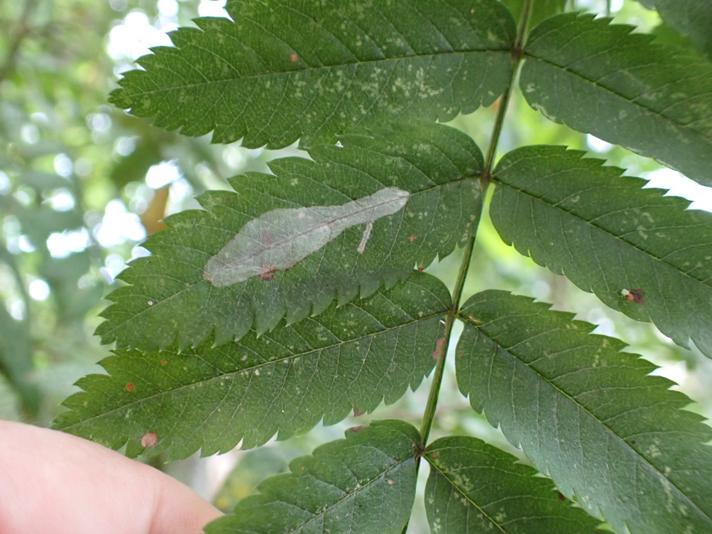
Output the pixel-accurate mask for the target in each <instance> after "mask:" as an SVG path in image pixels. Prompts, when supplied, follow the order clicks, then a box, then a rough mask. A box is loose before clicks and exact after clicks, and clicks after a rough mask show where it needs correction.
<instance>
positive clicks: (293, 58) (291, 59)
mask: <svg viewBox="0 0 712 534" xmlns="http://www.w3.org/2000/svg"><path fill="white" fill-rule="evenodd" d="M297 61H299V54H297V53H296V52H292V53H291V54H289V62H290V63H296V62H297Z"/></svg>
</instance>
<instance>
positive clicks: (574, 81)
mask: <svg viewBox="0 0 712 534" xmlns="http://www.w3.org/2000/svg"><path fill="white" fill-rule="evenodd" d="M632 30H633V27H632V26H625V25H618V24H614V25H610V24H609V21H608V20H607V19H597V20H593V17H592V16H591V15H580V14H576V13H567V14H564V15H559V16H556V17H553V18H550V19H548V20H546V21H544V22H543V23H541V24H540V25H539V26H537V27H536V28H535V29H534V30H533V31H532V33H531V36H530V38H529V40H528V42H527V45H526V48H525V54H526V61H525V63H524V66H523V67H522V72H521V77H520V85H521V87H522V91H523V93H524V97H525V98H526V99H527V102H529V104H530V105H531V106H532V107H533V108H534V109H537V110H539V111H540V112H542V113H543V114H544V115H545V116H547V117H549V118H550V119H552V120H555V121H557V122H562V123H564V124H566V125H568V126H570V127H571V128H574V129H576V130H579V131H583V132H589V133H592V134H594V135H596V136H597V137H600V138H601V139H605V140H606V141H608V142H610V143H617V144H620V145H623V146H625V147H627V148H629V149H631V150H632V151H634V152H637V153H639V154H642V155H644V156H650V157H653V158H655V159H657V160H658V161H660V162H662V163H664V164H666V165H669V166H671V167H673V168H675V169H677V170H679V171H681V172H683V173H684V174H686V175H687V176H689V177H690V178H692V179H693V180H697V181H698V182H700V183H702V184H704V185H712V172H710V166H709V154H710V153H712V64H710V63H709V62H708V61H705V60H704V59H703V58H701V57H699V56H697V55H694V54H687V53H685V52H684V51H683V50H681V49H677V48H665V47H662V46H659V45H655V44H652V43H651V41H652V39H653V38H652V37H651V36H649V35H642V34H631V31H632Z"/></svg>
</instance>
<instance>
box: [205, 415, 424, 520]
mask: <svg viewBox="0 0 712 534" xmlns="http://www.w3.org/2000/svg"><path fill="white" fill-rule="evenodd" d="M419 443H420V436H419V435H418V432H417V431H416V430H415V429H414V428H413V427H412V426H410V425H409V424H407V423H404V422H402V421H378V422H375V423H372V424H371V425H370V426H368V427H366V428H362V429H353V430H350V431H347V432H346V439H344V440H340V441H334V442H332V443H327V444H326V445H322V446H321V447H318V448H317V449H316V450H315V451H314V453H313V455H312V456H306V457H302V458H297V459H295V460H293V461H292V462H291V463H290V466H289V467H290V470H291V473H289V474H284V475H278V476H275V477H272V478H268V479H267V480H266V481H264V482H263V483H262V484H260V486H259V487H258V489H259V491H260V493H259V494H258V495H254V496H252V497H248V498H247V499H245V500H243V501H241V502H239V503H238V504H237V506H236V507H235V509H234V511H233V513H232V514H230V515H228V516H226V517H223V518H220V519H218V520H217V521H215V522H213V523H211V524H209V525H208V527H207V528H206V532H207V533H208V534H221V533H230V534H237V533H251V534H257V533H264V534H271V533H273V532H301V533H304V534H308V533H314V534H317V533H322V532H332V533H334V534H336V533H339V532H359V533H364V534H370V533H373V534H399V533H400V532H401V531H402V529H403V527H404V526H405V524H406V523H407V521H408V518H409V517H410V511H411V508H412V507H413V499H414V497H415V481H416V474H417V473H416V461H415V456H416V451H417V450H418V447H419Z"/></svg>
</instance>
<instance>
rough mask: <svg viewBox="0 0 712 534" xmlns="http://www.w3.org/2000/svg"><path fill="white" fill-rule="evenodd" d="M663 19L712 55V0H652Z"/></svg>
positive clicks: (646, 4) (651, 2)
mask: <svg viewBox="0 0 712 534" xmlns="http://www.w3.org/2000/svg"><path fill="white" fill-rule="evenodd" d="M642 3H643V4H644V5H645V6H646V7H649V8H651V9H652V8H653V7H654V8H655V9H656V10H657V11H658V13H660V16H661V17H662V19H663V20H664V21H665V22H667V23H668V24H669V25H670V26H671V27H672V28H674V29H675V30H677V31H678V32H680V33H681V34H682V35H684V36H685V37H688V38H689V39H690V41H691V42H692V43H693V44H694V45H695V46H696V47H697V48H698V49H700V50H701V51H702V52H704V53H705V54H707V55H708V56H710V57H712V2H709V1H708V0H650V1H646V2H642Z"/></svg>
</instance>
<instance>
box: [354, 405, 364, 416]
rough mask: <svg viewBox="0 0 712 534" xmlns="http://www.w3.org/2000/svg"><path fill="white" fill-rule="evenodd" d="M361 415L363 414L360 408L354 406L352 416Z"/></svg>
mask: <svg viewBox="0 0 712 534" xmlns="http://www.w3.org/2000/svg"><path fill="white" fill-rule="evenodd" d="M362 415H363V410H361V409H359V408H356V407H355V406H354V417H360V416H362Z"/></svg>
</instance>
